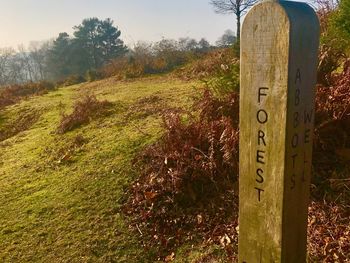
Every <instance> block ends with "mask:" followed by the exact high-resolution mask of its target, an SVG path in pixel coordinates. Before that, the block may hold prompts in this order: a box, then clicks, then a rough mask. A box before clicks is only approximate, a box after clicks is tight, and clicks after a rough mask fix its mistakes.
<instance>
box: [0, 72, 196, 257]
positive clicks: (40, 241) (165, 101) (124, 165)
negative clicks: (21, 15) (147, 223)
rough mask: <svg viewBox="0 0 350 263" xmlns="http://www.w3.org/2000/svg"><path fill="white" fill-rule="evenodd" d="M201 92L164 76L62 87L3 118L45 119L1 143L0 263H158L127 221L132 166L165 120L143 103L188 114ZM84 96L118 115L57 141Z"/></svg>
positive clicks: (10, 110) (10, 109) (5, 121)
mask: <svg viewBox="0 0 350 263" xmlns="http://www.w3.org/2000/svg"><path fill="white" fill-rule="evenodd" d="M193 86H198V83H195V82H182V81H180V80H176V79H169V78H166V77H156V78H146V79H143V80H137V81H131V82H116V81H113V80H112V79H109V80H102V81H99V82H93V83H90V84H82V85H76V86H71V87H67V88H61V89H59V90H57V91H55V92H51V93H49V94H47V95H44V96H40V97H33V98H31V99H28V100H26V101H23V102H21V103H20V104H18V105H13V106H11V107H8V108H7V109H6V110H5V111H3V112H2V113H1V122H0V127H2V126H3V125H6V124H8V123H10V122H11V121H14V120H15V118H16V114H18V113H19V112H21V111H23V110H24V109H25V110H33V111H34V110H38V111H40V112H41V116H40V118H39V120H38V121H37V122H36V123H35V124H34V125H33V126H32V127H31V128H30V129H28V130H26V131H23V132H21V133H19V134H17V135H15V136H13V137H11V138H9V139H7V140H5V141H2V142H0V214H1V217H0V240H1V242H0V261H1V262H27V261H31V262H96V261H99V262H151V261H150V258H152V253H153V252H154V251H148V252H146V253H145V251H144V250H143V248H141V247H140V245H139V243H138V241H137V239H138V237H137V236H134V234H133V233H132V232H130V230H129V229H128V227H127V222H126V220H125V218H123V216H122V214H121V213H120V205H121V200H122V199H123V198H125V192H126V191H125V190H126V189H127V187H128V186H129V185H130V183H131V182H132V180H133V179H134V178H135V177H136V176H137V174H136V172H135V171H134V170H133V167H132V165H131V161H132V159H133V158H134V157H135V155H136V154H137V153H138V152H139V151H140V150H141V149H142V148H144V147H145V146H147V145H149V144H151V143H152V142H154V141H156V139H157V138H159V137H160V136H161V134H162V127H161V118H160V115H159V113H156V112H154V111H152V110H151V111H147V112H143V114H141V113H142V111H144V110H145V109H147V110H149V107H152V105H151V106H150V105H148V106H147V107H146V108H144V107H141V106H142V105H141V106H140V102H139V101H140V99H142V98H147V97H149V96H157V97H159V98H160V100H161V103H162V105H164V107H185V108H187V107H189V105H190V104H191V96H193V95H194V94H195V93H196V90H194V89H193ZM84 94H95V95H96V96H97V98H98V99H106V100H108V101H111V102H113V103H114V106H113V109H112V114H111V115H108V116H107V117H103V118H100V119H97V120H93V121H91V122H90V123H89V124H88V125H83V126H81V127H80V128H78V129H75V130H73V131H71V132H68V133H65V134H63V135H59V134H57V133H56V132H55V131H56V129H57V126H58V123H59V121H60V113H61V112H62V111H65V112H70V111H71V110H72V105H73V103H74V101H75V100H77V99H79V98H81V97H82V96H83V95H84ZM158 106H159V105H158ZM138 107H139V108H138ZM138 109H139V110H138ZM157 110H158V109H157ZM140 112H141V113H140ZM77 137H80V138H83V141H84V142H83V143H82V144H81V145H80V144H79V145H76V144H75V140H76V138H77ZM180 255H181V253H180ZM187 256H188V254H186V257H187ZM179 262H181V261H179Z"/></svg>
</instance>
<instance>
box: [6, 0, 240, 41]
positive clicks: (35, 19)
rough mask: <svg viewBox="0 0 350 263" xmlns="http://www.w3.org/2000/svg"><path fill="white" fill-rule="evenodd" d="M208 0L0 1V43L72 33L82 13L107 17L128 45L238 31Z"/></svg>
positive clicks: (230, 17)
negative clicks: (214, 9)
mask: <svg viewBox="0 0 350 263" xmlns="http://www.w3.org/2000/svg"><path fill="white" fill-rule="evenodd" d="M208 2H209V0H1V9H0V34H1V35H0V36H1V37H0V47H7V46H13V47H17V46H18V45H19V44H24V45H25V46H27V45H28V44H29V42H30V41H41V40H48V39H50V38H54V37H57V35H58V33H60V32H67V33H69V34H71V33H72V32H73V30H72V27H73V26H75V25H79V24H80V23H81V21H82V20H83V19H84V18H88V17H98V18H99V19H105V18H107V17H109V18H112V19H113V20H114V24H115V25H116V26H118V28H119V29H120V30H121V31H122V36H121V37H122V39H123V40H124V42H125V43H127V44H128V45H130V46H132V45H133V44H134V43H135V42H137V41H138V40H147V41H158V40H160V39H161V38H162V37H165V38H175V39H177V38H179V37H185V36H189V37H193V38H196V39H200V38H201V37H205V38H207V39H208V40H209V42H211V43H214V42H215V41H216V40H217V39H218V37H219V36H221V35H222V34H223V33H224V31H225V30H226V29H232V30H233V31H234V32H236V28H235V19H234V16H233V15H218V14H215V13H214V11H213V8H212V6H211V5H209V4H208Z"/></svg>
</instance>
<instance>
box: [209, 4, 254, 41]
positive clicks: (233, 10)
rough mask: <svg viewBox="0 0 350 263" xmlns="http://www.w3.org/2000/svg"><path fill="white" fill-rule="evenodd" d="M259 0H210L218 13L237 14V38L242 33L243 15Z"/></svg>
mask: <svg viewBox="0 0 350 263" xmlns="http://www.w3.org/2000/svg"><path fill="white" fill-rule="evenodd" d="M256 2H258V0H210V4H211V5H213V7H214V10H215V12H216V13H218V14H235V16H236V19H237V40H238V41H239V39H240V34H241V17H242V16H243V15H244V14H245V13H246V12H247V11H248V9H249V8H250V7H252V6H253V5H254V4H255V3H256Z"/></svg>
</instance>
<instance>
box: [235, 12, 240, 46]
mask: <svg viewBox="0 0 350 263" xmlns="http://www.w3.org/2000/svg"><path fill="white" fill-rule="evenodd" d="M236 17H237V36H236V37H237V42H239V39H240V38H241V12H238V13H237V14H236Z"/></svg>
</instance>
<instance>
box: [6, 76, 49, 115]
mask: <svg viewBox="0 0 350 263" xmlns="http://www.w3.org/2000/svg"><path fill="white" fill-rule="evenodd" d="M54 89H55V85H54V84H53V83H52V82H49V81H40V82H29V83H26V84H21V85H19V84H14V85H10V86H6V87H3V88H0V109H2V108H4V107H6V106H8V105H11V104H14V103H17V102H18V101H20V100H22V99H24V98H27V97H30V96H37V95H43V94H46V93H48V92H49V91H52V90H54Z"/></svg>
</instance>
